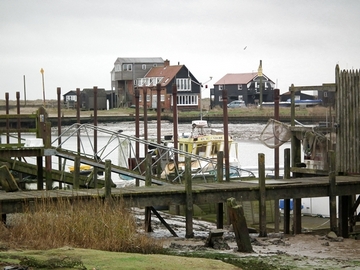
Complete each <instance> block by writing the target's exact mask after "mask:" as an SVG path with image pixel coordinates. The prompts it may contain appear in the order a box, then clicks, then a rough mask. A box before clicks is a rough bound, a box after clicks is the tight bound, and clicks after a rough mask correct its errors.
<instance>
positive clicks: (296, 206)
mask: <svg viewBox="0 0 360 270" xmlns="http://www.w3.org/2000/svg"><path fill="white" fill-rule="evenodd" d="M290 92H291V126H292V127H293V126H295V87H294V84H291V87H290ZM291 159H292V161H291V166H292V167H297V166H298V164H300V163H301V144H300V140H298V139H297V138H296V135H295V134H294V133H293V134H292V136H291ZM293 176H294V177H298V176H299V175H298V174H296V173H294V174H293ZM293 225H294V226H293V227H294V234H300V233H301V198H293Z"/></svg>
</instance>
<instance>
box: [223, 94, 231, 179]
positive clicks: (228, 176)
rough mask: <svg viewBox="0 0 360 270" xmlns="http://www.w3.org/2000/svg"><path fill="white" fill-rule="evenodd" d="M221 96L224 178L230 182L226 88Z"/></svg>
mask: <svg viewBox="0 0 360 270" xmlns="http://www.w3.org/2000/svg"><path fill="white" fill-rule="evenodd" d="M222 98H223V116H224V124H223V125H224V159H225V178H226V182H230V160H229V129H228V111H227V90H226V89H224V90H223V91H222Z"/></svg>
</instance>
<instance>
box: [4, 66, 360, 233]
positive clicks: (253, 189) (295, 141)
mask: <svg viewBox="0 0 360 270" xmlns="http://www.w3.org/2000/svg"><path fill="white" fill-rule="evenodd" d="M314 89H315V90H318V91H335V92H336V99H335V100H336V104H335V105H336V106H335V112H336V115H335V116H332V115H331V114H330V119H331V121H330V122H331V123H330V125H329V126H327V127H326V129H325V130H316V132H328V133H329V134H332V133H334V134H335V135H336V136H335V137H334V138H333V139H330V140H329V142H330V143H328V141H327V143H326V144H325V145H326V147H325V148H323V149H322V151H321V154H322V155H323V156H322V157H321V160H317V159H315V158H314V157H311V158H310V159H309V164H310V163H311V164H312V165H314V164H315V162H318V161H322V162H323V163H322V164H321V165H322V166H321V167H314V166H312V167H309V166H308V164H306V163H304V162H302V158H301V155H302V153H301V143H302V142H303V141H304V138H305V135H306V134H307V132H308V131H309V128H308V127H303V126H298V125H295V119H296V116H295V106H294V105H292V109H291V111H292V113H291V114H292V116H291V121H292V122H291V128H290V130H291V133H292V135H291V149H286V150H285V152H284V156H285V164H284V168H285V175H284V179H265V173H264V172H265V164H264V160H265V158H264V155H263V154H261V153H259V160H258V164H259V168H258V170H259V179H258V180H256V181H233V180H231V181H230V180H228V179H229V178H228V177H226V179H227V181H221V180H219V181H218V182H217V183H191V181H190V177H189V173H188V174H187V175H188V176H187V178H186V179H185V185H183V184H175V185H166V186H158V185H151V184H150V183H151V177H152V176H151V173H150V172H148V173H147V175H146V176H145V181H146V183H147V184H146V186H144V187H124V188H120V189H113V188H111V185H110V184H111V177H110V169H109V168H110V167H109V166H111V162H110V161H108V162H105V169H104V170H105V184H104V186H105V189H80V188H79V186H78V185H75V180H76V179H75V178H76V177H74V187H75V188H74V189H73V190H61V189H60V190H37V191H17V192H1V194H0V210H1V213H2V216H3V220H4V219H5V218H6V215H7V214H10V213H15V212H22V211H23V209H24V205H25V204H26V203H28V202H31V201H35V200H37V199H43V198H47V199H49V200H57V199H59V198H63V197H66V198H70V199H71V198H74V199H75V198H84V199H91V198H94V197H97V196H101V197H104V198H105V199H110V198H121V200H119V201H123V202H124V203H125V204H126V205H128V206H137V207H145V209H150V208H149V207H153V206H162V205H186V209H187V210H188V211H186V218H187V224H186V225H187V226H186V228H187V233H186V235H187V236H189V237H190V236H191V235H192V232H191V229H192V224H191V219H192V211H191V210H192V205H194V204H206V203H216V204H217V206H218V207H217V227H218V228H219V229H220V228H222V227H223V218H224V207H223V206H224V204H225V203H226V201H227V199H228V198H235V199H237V200H239V201H245V200H249V201H252V200H255V201H258V202H259V228H260V229H259V231H260V235H262V236H266V230H267V229H266V203H265V202H266V200H275V201H277V202H278V200H280V199H284V206H285V209H284V228H283V231H284V233H290V227H291V224H290V199H293V202H294V208H293V226H292V227H293V231H292V233H294V234H298V233H301V232H302V231H301V199H302V198H312V197H328V198H329V206H330V228H329V229H330V230H333V231H335V232H337V233H338V235H340V236H343V237H349V236H350V234H351V233H353V232H354V228H355V225H356V222H357V221H358V220H360V218H359V215H358V214H357V213H356V209H357V207H358V206H359V204H360V199H359V197H357V195H358V194H360V165H359V164H360V162H359V158H358V156H359V155H360V148H359V145H360V143H359V138H360V134H359V133H360V129H359V128H358V123H359V119H360V115H359V114H358V113H357V112H356V111H355V108H358V103H359V100H360V93H359V91H360V90H359V74H358V72H346V71H340V70H339V67H338V66H337V67H336V82H335V84H324V85H322V86H307V87H296V86H293V85H292V86H291V87H290V91H291V94H292V100H294V96H295V92H296V91H301V90H314ZM94 91H95V89H94ZM346 93H350V94H349V95H347V94H346ZM349 96H350V98H349ZM292 104H294V102H292ZM225 107H226V106H225ZM224 110H226V108H224ZM159 111H160V110H159ZM41 115H42V114H40V115H39V119H41V117H40V116H41ZM350 115H351V116H350ZM5 117H6V115H5ZM8 118H9V117H8ZM78 119H79V117H78ZM158 120H159V119H158ZM160 120H161V119H160ZM40 123H42V124H41V125H39V126H38V129H37V132H39V135H41V136H40V137H41V138H43V139H44V146H43V147H40V148H39V149H37V152H36V153H28V155H35V156H37V157H38V163H37V167H38V168H37V169H38V175H40V176H42V175H43V171H42V170H43V169H42V162H41V161H42V158H43V157H44V156H45V157H46V156H47V155H49V153H48V152H47V150H48V149H49V148H48V147H49V145H48V141H47V140H48V138H47V137H46V136H44V134H46V132H45V130H46V128H48V125H47V124H46V123H43V122H41V121H40ZM8 130H9V129H7V130H2V133H8V132H9V131H8ZM19 130H20V127H19V126H18V131H19ZM312 131H313V129H312ZM19 132H20V131H19ZM29 150H30V149H24V147H23V146H22V145H21V144H19V145H18V146H17V148H16V149H10V150H9V149H5V148H4V149H0V152H3V153H7V155H9V156H13V157H14V156H16V157H18V156H21V155H22V154H23V155H26V151H29ZM290 151H291V154H290ZM15 153H17V154H16V155H15ZM310 161H311V162H310ZM109 163H110V164H109ZM221 166H222V164H219V167H221ZM188 169H189V168H187V167H185V170H188ZM45 171H47V172H48V174H46V173H45V175H46V177H50V178H51V170H49V168H45ZM219 172H220V171H219ZM221 172H222V170H221ZM291 174H292V176H291ZM220 179H222V178H220ZM38 186H39V187H40V186H41V185H38ZM95 186H96V185H95ZM275 205H276V206H275V207H276V208H277V209H275V212H279V211H278V210H279V209H278V204H276V203H275ZM337 205H338V207H337ZM337 208H338V215H337V210H336V209H337ZM147 220H151V219H147ZM275 220H276V219H275ZM275 222H277V221H275ZM276 229H279V225H278V224H277V225H275V230H276Z"/></svg>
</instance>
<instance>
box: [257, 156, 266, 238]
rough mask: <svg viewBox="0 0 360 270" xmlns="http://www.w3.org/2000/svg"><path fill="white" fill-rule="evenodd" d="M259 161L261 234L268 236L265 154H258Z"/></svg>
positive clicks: (261, 235)
mask: <svg viewBox="0 0 360 270" xmlns="http://www.w3.org/2000/svg"><path fill="white" fill-rule="evenodd" d="M258 161H259V213H260V214H259V227H260V228H259V231H260V233H259V236H260V237H266V236H267V233H266V190H265V155H264V154H262V153H260V154H258Z"/></svg>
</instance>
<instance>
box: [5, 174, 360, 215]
mask: <svg viewBox="0 0 360 270" xmlns="http://www.w3.org/2000/svg"><path fill="white" fill-rule="evenodd" d="M111 194H112V196H113V197H117V198H122V201H123V202H124V203H125V204H126V205H127V206H136V207H145V206H160V205H186V191H185V186H184V185H180V184H177V185H166V186H154V185H153V186H150V187H147V186H142V187H124V188H113V189H111ZM356 194H360V176H337V177H336V189H335V194H334V195H336V196H347V195H356ZM98 196H105V190H104V189H80V190H31V191H18V192H0V211H1V213H2V214H9V213H14V212H21V211H23V207H22V205H24V203H28V202H30V201H34V200H36V199H45V198H48V199H53V200H56V199H59V198H69V199H74V198H78V199H91V198H97V197H98ZM329 196H330V184H329V177H310V178H292V179H288V180H285V179H281V180H266V199H267V200H273V199H293V198H310V197H329ZM192 197H193V203H194V204H206V203H225V202H226V200H227V199H228V198H230V197H234V198H235V199H237V200H239V201H241V200H243V201H251V200H259V184H258V181H257V180H251V181H231V182H222V183H197V184H194V185H193V186H192Z"/></svg>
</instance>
